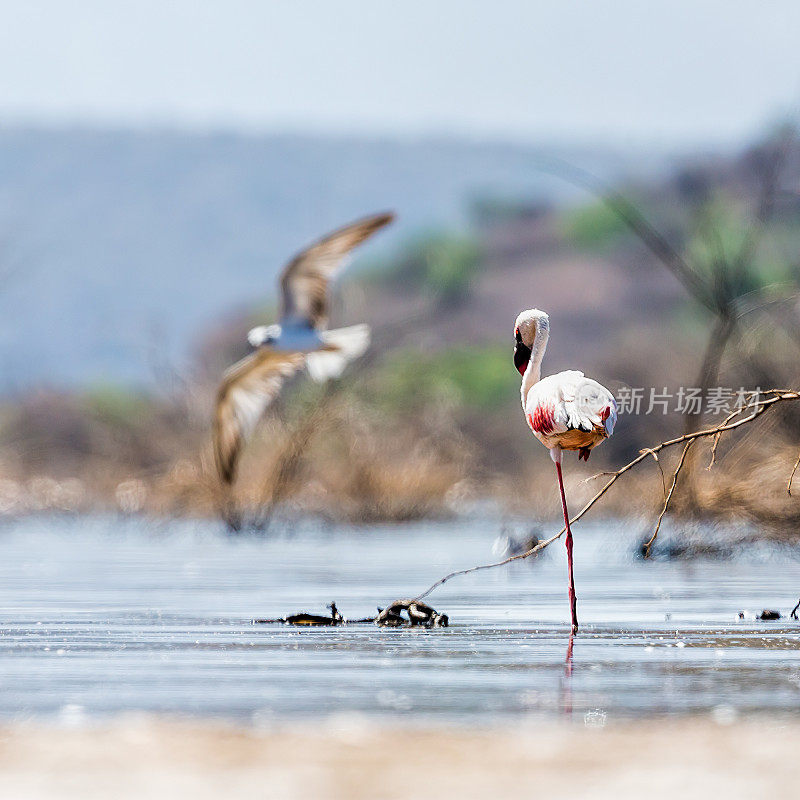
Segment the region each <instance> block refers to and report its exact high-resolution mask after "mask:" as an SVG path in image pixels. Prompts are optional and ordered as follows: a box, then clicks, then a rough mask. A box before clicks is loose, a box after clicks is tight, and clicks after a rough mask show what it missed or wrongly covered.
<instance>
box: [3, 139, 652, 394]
mask: <svg viewBox="0 0 800 800" xmlns="http://www.w3.org/2000/svg"><path fill="white" fill-rule="evenodd" d="M554 156H555V157H564V158H568V159H570V160H571V161H574V162H577V163H580V164H583V165H584V166H586V167H587V168H589V169H591V170H592V171H593V172H594V173H596V174H598V175H600V176H601V177H603V178H605V179H608V180H620V179H622V178H624V177H625V176H630V175H632V174H640V175H641V174H645V175H652V174H654V173H655V172H657V171H658V170H659V169H662V168H663V165H664V162H665V158H664V157H663V156H658V155H657V154H654V153H645V152H630V151H628V152H625V151H612V150H610V149H602V148H597V149H591V148H583V149H580V148H568V147H560V146H553V147H549V148H544V147H540V148H534V147H531V148H522V147H513V146H507V145H502V144H480V143H469V142H458V141H445V140H442V141H435V140H430V141H390V140H371V141H359V140H353V139H336V138H318V139H314V138H303V137H298V136H283V137H281V136H261V137H256V136H251V137H248V136H245V135H238V134H237V135H234V134H223V133H220V134H216V135H212V134H208V135H201V134H191V133H174V132H172V133H171V132H145V131H141V132H136V131H92V130H80V129H75V130H70V129H13V128H12V129H4V130H0V245H2V247H1V248H0V275H2V276H4V281H3V284H2V292H0V313H2V316H3V319H4V325H3V326H0V364H1V365H2V370H0V375H1V376H2V377H0V391H19V390H23V389H27V388H29V387H31V386H35V385H38V384H47V385H50V386H61V387H76V386H80V385H83V384H86V383H89V382H114V383H116V382H123V383H135V384H140V385H141V384H147V383H149V382H152V380H153V363H154V362H156V363H157V364H163V363H171V364H175V365H178V366H183V365H184V364H185V362H186V357H187V354H188V353H189V352H190V351H191V349H192V343H193V341H194V340H195V338H196V337H197V336H198V335H200V334H201V332H202V331H203V329H204V328H205V327H206V326H207V325H209V324H211V323H212V322H213V321H214V320H216V319H218V318H219V316H220V314H224V313H225V312H226V311H230V310H231V309H233V308H237V307H239V308H244V307H248V306H249V305H251V304H252V303H253V302H254V301H263V300H264V299H267V298H269V297H270V296H272V293H273V291H274V279H275V276H276V274H277V273H278V271H279V270H280V269H281V267H282V265H283V264H284V263H285V261H286V259H287V258H289V257H290V256H291V255H292V254H293V253H294V252H296V251H297V250H298V249H299V248H300V247H302V246H303V245H305V244H306V243H308V242H309V241H311V240H313V239H315V238H317V237H318V236H319V235H320V234H321V233H323V232H324V231H326V230H329V229H333V228H335V227H338V226H339V225H341V224H343V223H344V222H346V221H348V220H350V219H353V218H356V217H359V216H362V215H363V214H365V213H368V212H371V211H375V210H380V209H384V208H392V209H395V210H396V211H397V212H398V213H399V223H398V224H397V226H395V228H394V230H392V231H390V232H388V234H387V235H386V236H384V237H382V238H381V240H380V242H379V243H378V244H377V245H375V248H376V250H379V251H382V252H386V253H388V252H390V251H391V248H392V247H393V245H395V244H396V243H397V242H399V241H402V240H403V239H404V238H407V237H408V236H410V235H412V233H413V232H415V231H418V230H419V229H421V228H428V227H433V228H439V227H444V228H458V227H463V226H464V224H465V222H466V219H465V213H464V212H465V208H466V205H467V204H468V202H469V200H470V199H471V198H473V197H478V196H480V197H493V196H500V197H503V198H508V197H510V198H512V199H523V200H525V201H546V202H548V203H555V204H559V203H563V202H565V201H568V200H570V199H575V198H576V197H577V196H579V194H580V193H579V192H578V191H577V190H576V189H575V188H574V187H571V186H570V185H569V184H567V183H565V182H564V181H561V180H559V179H558V178H555V177H553V176H548V175H547V174H544V173H543V172H542V171H541V169H540V166H541V163H542V161H543V160H547V159H550V158H552V157H554Z"/></svg>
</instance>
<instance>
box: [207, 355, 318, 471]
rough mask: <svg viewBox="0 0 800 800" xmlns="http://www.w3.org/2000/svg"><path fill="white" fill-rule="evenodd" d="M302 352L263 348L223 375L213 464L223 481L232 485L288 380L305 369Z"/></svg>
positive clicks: (214, 435)
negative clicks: (255, 434)
mask: <svg viewBox="0 0 800 800" xmlns="http://www.w3.org/2000/svg"><path fill="white" fill-rule="evenodd" d="M304 360H305V358H304V356H303V354H302V353H281V352H276V351H274V350H271V349H269V348H261V349H259V350H256V351H255V352H253V353H251V354H250V355H249V356H246V357H245V358H243V359H242V360H241V361H238V362H237V363H236V364H234V365H233V366H232V367H231V368H230V369H229V370H228V371H227V372H226V373H225V375H224V376H223V379H222V383H221V384H220V387H219V391H218V392H217V404H216V408H215V410H214V430H213V438H214V461H215V462H216V465H217V472H218V473H219V476H220V479H221V480H222V481H224V482H225V483H232V482H233V479H234V477H235V476H236V465H237V462H238V460H239V454H240V453H241V450H242V447H243V446H244V444H245V442H246V441H247V438H248V437H249V436H250V434H251V433H252V432H253V429H254V428H255V426H256V423H257V422H258V421H259V419H261V416H262V414H263V413H264V411H265V410H266V408H267V406H269V404H270V403H271V402H272V401H273V400H274V399H275V397H276V396H277V395H278V392H280V389H281V386H282V385H283V382H284V380H285V379H286V378H288V377H289V376H290V375H292V374H294V373H295V372H296V371H297V370H298V369H300V368H301V367H302V366H303V362H304Z"/></svg>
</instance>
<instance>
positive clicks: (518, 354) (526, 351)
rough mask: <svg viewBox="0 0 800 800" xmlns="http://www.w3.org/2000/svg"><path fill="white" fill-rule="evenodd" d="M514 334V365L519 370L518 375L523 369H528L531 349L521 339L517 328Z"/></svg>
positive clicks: (522, 372) (523, 372) (521, 373)
mask: <svg viewBox="0 0 800 800" xmlns="http://www.w3.org/2000/svg"><path fill="white" fill-rule="evenodd" d="M514 334H515V337H516V341H515V343H514V366H515V367H516V368H517V370H519V374H520V375H524V374H525V370H526V369H528V363H529V362H530V360H531V349H530V347H528V345H526V344H525V342H523V341H522V337H521V336H520V335H519V331H518V330H517V331H514Z"/></svg>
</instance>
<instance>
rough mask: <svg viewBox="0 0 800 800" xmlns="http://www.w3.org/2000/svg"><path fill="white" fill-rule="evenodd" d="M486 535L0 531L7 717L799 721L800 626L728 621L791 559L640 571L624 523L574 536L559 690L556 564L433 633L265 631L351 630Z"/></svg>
mask: <svg viewBox="0 0 800 800" xmlns="http://www.w3.org/2000/svg"><path fill="white" fill-rule="evenodd" d="M499 528H500V525H499V523H498V522H497V521H496V520H492V521H483V520H476V521H467V522H465V521H458V522H451V523H436V524H434V523H429V522H426V523H419V524H413V525H403V526H388V525H387V526H370V527H367V528H344V527H321V526H318V525H314V524H311V523H307V524H304V525H301V526H299V529H298V526H294V530H293V531H291V532H290V531H289V530H288V529H285V530H278V531H277V532H276V533H275V534H273V535H272V536H271V537H270V538H267V539H265V538H257V537H253V536H243V537H238V538H231V537H229V536H227V535H225V533H224V532H223V531H222V529H221V528H220V527H219V526H217V525H215V524H213V523H206V522H185V521H184V522H172V523H166V522H159V521H152V520H147V519H136V518H133V519H117V518H106V519H97V518H89V519H86V518H74V517H73V518H69V517H66V518H48V519H36V518H31V519H23V520H18V521H12V522H6V523H4V525H3V527H2V528H0V718H3V719H6V720H8V719H29V718H35V719H51V720H56V721H64V722H78V721H86V720H92V719H97V718H103V717H107V716H109V715H114V714H117V713H120V712H126V711H148V712H165V713H176V714H186V715H202V716H219V717H224V718H229V719H235V720H237V721H244V722H248V723H255V724H269V723H271V722H273V721H275V722H278V721H284V720H307V719H315V718H328V717H331V716H332V715H342V714H344V715H366V716H367V717H370V718H377V719H391V720H394V721H397V720H400V721H404V720H408V721H410V722H426V721H432V722H459V723H473V722H493V721H497V719H498V718H503V717H509V718H511V717H514V718H517V717H521V716H537V715H539V716H559V717H560V716H564V715H567V716H570V717H573V718H577V719H580V720H586V721H590V722H591V721H597V722H600V723H602V722H603V721H605V720H606V719H609V718H610V719H619V718H625V717H636V716H642V715H646V714H653V713H669V714H674V713H682V712H712V713H713V714H715V715H717V716H720V717H721V718H728V717H732V716H735V715H738V714H750V713H754V712H772V711H780V712H784V713H785V712H788V713H791V714H795V713H797V712H798V711H800V625H798V624H796V623H792V622H791V620H786V619H784V620H780V621H778V622H761V621H755V620H753V619H752V618H750V619H745V620H740V619H739V618H738V612H739V611H740V610H744V609H747V610H748V611H749V612H751V614H752V612H756V611H760V610H761V609H762V608H765V607H775V608H780V609H781V610H782V611H783V613H784V614H785V613H786V612H787V611H788V609H790V608H791V607H792V606H793V605H794V603H795V602H796V600H797V594H798V592H800V561H798V560H797V558H796V557H795V555H794V554H793V553H792V552H791V551H782V550H776V549H770V548H768V547H757V548H755V549H754V550H752V551H750V552H749V553H748V554H747V555H744V556H740V557H738V558H734V559H729V560H725V561H693V562H674V561H673V562H663V561H662V562H659V561H656V562H642V561H641V560H637V559H636V558H634V557H633V555H632V552H633V550H634V542H635V539H636V537H637V534H638V533H639V531H638V530H637V529H635V527H634V526H633V525H632V524H631V523H623V522H616V523H603V524H602V525H597V524H595V525H592V524H587V525H582V527H581V528H580V530H579V531H578V532H576V544H575V556H576V566H575V580H576V586H577V594H578V612H579V616H580V619H581V623H582V626H583V627H582V630H581V632H580V633H579V635H578V636H577V637H576V638H575V640H574V648H573V660H572V670H571V675H570V674H568V670H567V669H566V666H565V660H566V656H567V648H568V642H569V635H568V634H569V630H568V625H567V620H568V613H569V611H568V605H567V599H566V562H565V558H564V553H563V550H564V548H563V545H562V544H561V543H560V542H558V543H556V544H555V545H553V546H552V547H551V548H549V549H548V550H547V551H546V552H545V553H544V554H543V556H542V557H540V558H538V559H537V560H536V561H535V562H523V563H518V564H514V565H511V566H508V567H503V568H500V569H497V570H491V571H485V572H479V573H475V574H472V575H468V576H465V577H460V578H456V579H455V580H453V581H451V582H450V583H448V584H446V585H445V586H443V587H441V588H440V589H438V590H437V591H436V592H435V593H434V594H433V595H432V596H431V597H430V598H429V601H430V602H431V603H432V604H433V605H434V606H435V607H436V608H437V609H438V610H440V611H444V612H446V613H447V614H448V615H449V616H450V621H451V627H449V628H447V629H444V630H432V631H427V630H418V629H415V630H386V629H378V628H376V627H374V626H369V625H365V626H351V627H345V628H335V629H297V628H291V627H288V626H281V625H254V624H252V622H251V620H252V619H253V618H256V617H277V616H282V615H284V614H289V613H293V612H297V611H312V612H316V613H324V607H325V605H326V604H327V603H328V602H330V601H331V600H335V601H336V602H337V604H338V606H339V608H340V610H341V611H342V613H344V614H345V616H347V617H350V618H357V617H362V616H368V615H371V614H374V612H375V607H376V605H378V604H380V605H386V604H388V603H389V602H390V601H392V600H393V599H396V598H398V597H404V596H410V595H414V594H416V593H418V592H419V591H421V590H422V589H424V588H426V586H427V585H429V584H430V583H432V582H433V581H434V580H435V579H437V578H438V577H440V576H441V575H442V574H444V573H446V572H448V571H450V570H451V569H456V568H460V567H465V566H470V565H471V564H475V563H482V562H486V561H492V560H494V559H495V556H494V555H493V553H492V546H493V543H494V542H495V540H496V537H497V535H498V532H499Z"/></svg>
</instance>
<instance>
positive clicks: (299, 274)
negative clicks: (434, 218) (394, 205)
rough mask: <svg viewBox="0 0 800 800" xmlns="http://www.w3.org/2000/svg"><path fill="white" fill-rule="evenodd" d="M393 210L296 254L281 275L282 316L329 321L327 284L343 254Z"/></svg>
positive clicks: (390, 217) (381, 224) (320, 324)
mask: <svg viewBox="0 0 800 800" xmlns="http://www.w3.org/2000/svg"><path fill="white" fill-rule="evenodd" d="M393 219H394V214H392V213H385V214H376V215H374V216H372V217H366V218H364V219H361V220H359V221H358V222H354V223H352V224H351V225H347V226H345V227H344V228H339V230H337V231H334V232H333V233H330V234H328V235H327V236H326V237H324V238H323V239H320V240H319V241H318V242H316V243H315V244H312V245H311V247H309V248H307V249H306V250H303V252H302V253H299V254H298V255H296V256H295V257H294V258H293V259H292V261H291V262H290V263H289V265H288V266H287V267H286V269H285V270H284V271H283V275H281V290H282V292H283V316H284V317H295V318H297V317H299V318H301V319H305V320H307V321H308V322H309V324H310V325H312V326H313V327H315V328H320V327H324V326H325V324H326V323H327V321H328V284H329V283H330V281H331V278H332V277H333V276H334V275H335V273H336V271H337V270H338V269H339V267H340V266H341V265H342V262H343V261H344V258H345V256H346V255H347V254H348V253H349V252H350V251H351V250H352V249H353V248H354V247H355V246H356V245H358V244H361V242H363V241H364V240H365V239H368V238H369V237H370V236H372V234H373V233H375V232H376V231H378V230H380V229H381V228H383V227H384V226H385V225H388V224H389V223H390V222H391V221H392V220H393Z"/></svg>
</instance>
